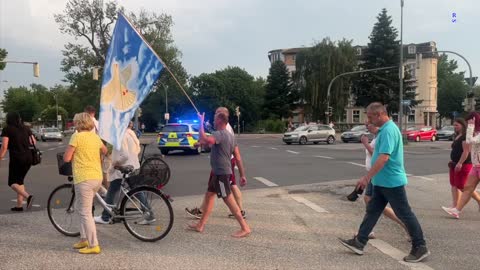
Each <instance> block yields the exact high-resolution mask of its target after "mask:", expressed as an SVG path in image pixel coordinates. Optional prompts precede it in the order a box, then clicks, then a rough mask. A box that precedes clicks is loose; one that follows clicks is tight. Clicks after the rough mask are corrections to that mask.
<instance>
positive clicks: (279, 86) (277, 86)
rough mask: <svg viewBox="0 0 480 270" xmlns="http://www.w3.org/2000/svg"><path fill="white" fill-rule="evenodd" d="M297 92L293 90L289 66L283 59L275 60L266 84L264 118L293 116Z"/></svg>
mask: <svg viewBox="0 0 480 270" xmlns="http://www.w3.org/2000/svg"><path fill="white" fill-rule="evenodd" d="M296 93H297V92H294V91H293V88H292V82H291V80H290V75H289V73H288V69H287V66H286V65H285V64H284V63H283V62H282V61H276V62H274V63H273V64H272V66H271V67H270V71H269V75H268V77H267V84H266V86H265V103H264V105H263V110H264V112H263V114H264V118H265V119H280V118H287V117H289V116H291V109H292V108H293V106H295V104H294V102H295V101H297V99H298V96H297V95H296Z"/></svg>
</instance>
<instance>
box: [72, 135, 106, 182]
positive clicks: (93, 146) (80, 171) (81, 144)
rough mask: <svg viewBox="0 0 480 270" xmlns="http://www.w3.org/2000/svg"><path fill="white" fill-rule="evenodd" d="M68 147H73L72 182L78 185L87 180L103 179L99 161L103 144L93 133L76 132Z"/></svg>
mask: <svg viewBox="0 0 480 270" xmlns="http://www.w3.org/2000/svg"><path fill="white" fill-rule="evenodd" d="M69 145H71V146H73V147H75V153H74V154H73V160H72V169H73V180H74V183H75V184H78V183H80V182H83V181H87V180H99V181H101V180H102V178H103V174H102V166H101V160H100V148H101V147H102V145H103V143H102V141H101V140H100V137H99V136H98V135H97V134H95V133H93V132H77V133H74V134H73V135H72V138H71V139H70V142H69Z"/></svg>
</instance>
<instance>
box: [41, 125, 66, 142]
mask: <svg viewBox="0 0 480 270" xmlns="http://www.w3.org/2000/svg"><path fill="white" fill-rule="evenodd" d="M40 139H41V140H42V142H45V141H48V140H54V141H60V142H61V141H62V139H63V135H62V133H61V132H60V130H58V128H42V129H41V130H40Z"/></svg>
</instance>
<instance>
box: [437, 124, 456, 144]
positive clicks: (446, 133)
mask: <svg viewBox="0 0 480 270" xmlns="http://www.w3.org/2000/svg"><path fill="white" fill-rule="evenodd" d="M453 139H455V129H454V128H453V126H444V127H443V128H441V129H440V130H439V131H438V132H437V140H449V141H453Z"/></svg>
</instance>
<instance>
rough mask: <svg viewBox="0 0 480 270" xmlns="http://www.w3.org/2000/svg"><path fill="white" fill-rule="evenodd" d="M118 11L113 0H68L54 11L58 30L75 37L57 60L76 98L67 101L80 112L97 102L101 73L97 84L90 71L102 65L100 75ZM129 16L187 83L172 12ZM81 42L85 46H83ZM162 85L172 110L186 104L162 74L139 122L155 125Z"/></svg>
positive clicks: (181, 79)
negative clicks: (60, 61) (175, 39)
mask: <svg viewBox="0 0 480 270" xmlns="http://www.w3.org/2000/svg"><path fill="white" fill-rule="evenodd" d="M118 12H123V13H124V14H126V13H125V10H124V8H123V7H121V6H119V5H118V4H117V3H116V1H102V0H69V1H68V2H67V4H66V8H65V10H64V12H63V13H62V14H56V15H55V21H56V22H57V23H58V24H59V27H60V31H61V32H62V33H64V34H67V35H70V36H72V37H74V38H75V40H76V42H75V43H72V42H69V43H67V45H65V49H64V50H63V51H62V53H63V55H64V59H63V60H62V63H61V64H62V71H63V72H65V74H66V75H65V80H66V81H67V82H69V83H70V91H71V92H72V94H73V95H74V96H75V97H76V100H75V103H74V104H73V105H71V107H72V110H74V111H77V112H78V111H83V108H84V107H85V106H86V105H94V106H98V105H99V102H100V88H101V81H102V79H101V76H100V78H99V81H98V82H97V81H94V80H92V70H93V67H100V71H99V73H100V75H101V74H102V68H103V66H104V64H105V58H106V54H107V51H108V46H109V43H110V40H111V32H112V27H113V25H114V24H115V22H116V19H117V14H118ZM128 17H129V19H130V20H131V21H132V23H133V25H135V26H136V28H137V29H139V31H140V32H141V33H142V35H143V36H144V38H145V39H146V40H147V41H148V42H149V43H150V45H151V46H152V48H153V49H154V50H155V52H156V53H157V54H158V55H160V56H161V57H162V60H163V62H164V63H166V64H167V65H168V66H169V67H170V69H171V70H172V72H173V73H174V74H175V75H176V77H177V78H178V80H179V81H180V83H181V84H182V86H186V81H187V73H186V71H185V69H184V68H183V67H182V64H181V61H180V57H181V53H180V51H179V50H178V48H177V47H176V46H175V44H174V41H173V38H172V33H171V27H172V25H173V20H172V18H171V16H169V15H167V14H159V15H158V14H155V13H153V12H146V11H144V10H142V11H140V13H139V14H138V15H137V14H134V13H130V14H128ZM79 39H80V40H79ZM85 42H86V44H87V45H84V44H85ZM164 73H165V72H164ZM160 82H162V83H160ZM163 87H166V88H167V89H168V93H169V105H170V106H171V107H172V108H176V107H177V106H183V105H184V103H185V101H186V100H185V98H183V97H182V98H181V95H182V94H180V92H178V90H179V89H178V87H177V85H176V83H175V82H174V81H173V79H172V78H171V76H170V75H168V74H164V75H162V77H161V79H160V80H159V81H157V83H156V84H155V85H154V88H153V93H152V94H151V95H150V96H149V97H148V98H147V99H146V101H145V103H144V105H143V106H142V110H143V117H142V118H143V121H145V122H151V123H152V124H153V123H155V124H156V122H157V121H158V120H159V119H158V118H159V117H160V115H162V114H163V112H164V111H163V110H161V109H160V108H163V107H164V106H161V104H158V103H157V102H158V101H160V100H164V99H162V95H163V94H162V93H163V92H164V89H163ZM170 101H171V103H170ZM170 106H169V107H170Z"/></svg>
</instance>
